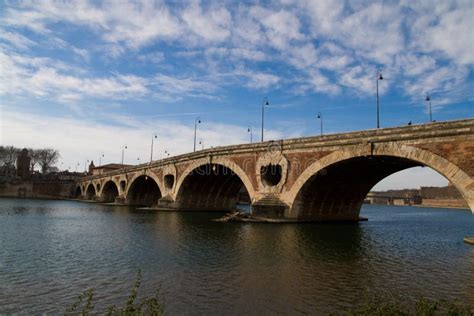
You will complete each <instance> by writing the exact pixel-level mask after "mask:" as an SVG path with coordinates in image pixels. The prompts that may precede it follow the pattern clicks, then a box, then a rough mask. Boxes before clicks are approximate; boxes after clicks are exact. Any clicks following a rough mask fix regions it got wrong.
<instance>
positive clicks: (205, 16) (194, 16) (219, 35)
mask: <svg viewBox="0 0 474 316" xmlns="http://www.w3.org/2000/svg"><path fill="white" fill-rule="evenodd" d="M182 19H183V21H184V22H185V23H186V24H187V26H188V28H189V30H190V31H191V32H193V33H195V34H197V35H198V36H199V37H200V38H202V39H204V40H207V41H223V40H225V39H227V38H228V37H229V36H230V28H231V25H232V16H231V15H230V13H229V11H227V9H225V8H223V7H220V8H209V9H208V10H206V12H205V13H204V12H203V10H202V8H201V6H200V5H199V3H196V2H193V3H191V5H189V6H188V7H187V8H186V9H185V10H184V12H183V13H182Z"/></svg>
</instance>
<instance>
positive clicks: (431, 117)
mask: <svg viewBox="0 0 474 316" xmlns="http://www.w3.org/2000/svg"><path fill="white" fill-rule="evenodd" d="M425 101H426V102H428V105H429V107H430V123H431V122H433V115H432V113H431V98H430V95H429V94H427V95H426V99H425Z"/></svg>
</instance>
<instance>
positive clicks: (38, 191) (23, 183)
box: [0, 179, 76, 199]
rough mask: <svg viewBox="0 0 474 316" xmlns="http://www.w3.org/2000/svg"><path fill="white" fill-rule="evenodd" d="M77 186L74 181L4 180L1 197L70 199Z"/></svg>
mask: <svg viewBox="0 0 474 316" xmlns="http://www.w3.org/2000/svg"><path fill="white" fill-rule="evenodd" d="M75 186H76V183H75V181H74V180H12V179H10V180H2V181H0V197H21V198H53V199H56V198H70V197H72V196H73V194H74V188H75Z"/></svg>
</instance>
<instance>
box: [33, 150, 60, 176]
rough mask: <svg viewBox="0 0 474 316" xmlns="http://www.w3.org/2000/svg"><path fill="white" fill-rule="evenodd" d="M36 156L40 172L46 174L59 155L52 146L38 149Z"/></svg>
mask: <svg viewBox="0 0 474 316" xmlns="http://www.w3.org/2000/svg"><path fill="white" fill-rule="evenodd" d="M38 156H39V161H38V162H39V165H40V166H41V173H43V174H46V173H47V172H48V171H49V169H50V168H51V167H52V166H53V165H54V164H55V163H56V162H57V161H58V159H59V157H60V155H59V151H57V150H55V149H52V148H45V149H39V150H38Z"/></svg>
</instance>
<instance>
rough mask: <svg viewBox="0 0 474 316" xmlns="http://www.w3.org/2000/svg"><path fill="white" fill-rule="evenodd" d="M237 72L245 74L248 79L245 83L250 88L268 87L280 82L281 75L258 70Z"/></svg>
mask: <svg viewBox="0 0 474 316" xmlns="http://www.w3.org/2000/svg"><path fill="white" fill-rule="evenodd" d="M236 74H238V75H241V76H244V77H246V78H247V79H248V81H247V82H246V83H244V85H245V86H246V87H248V88H250V89H267V88H270V87H273V88H275V86H276V85H277V84H278V83H279V82H280V77H278V76H276V75H274V74H270V73H264V72H258V71H250V70H246V71H238V72H236Z"/></svg>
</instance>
